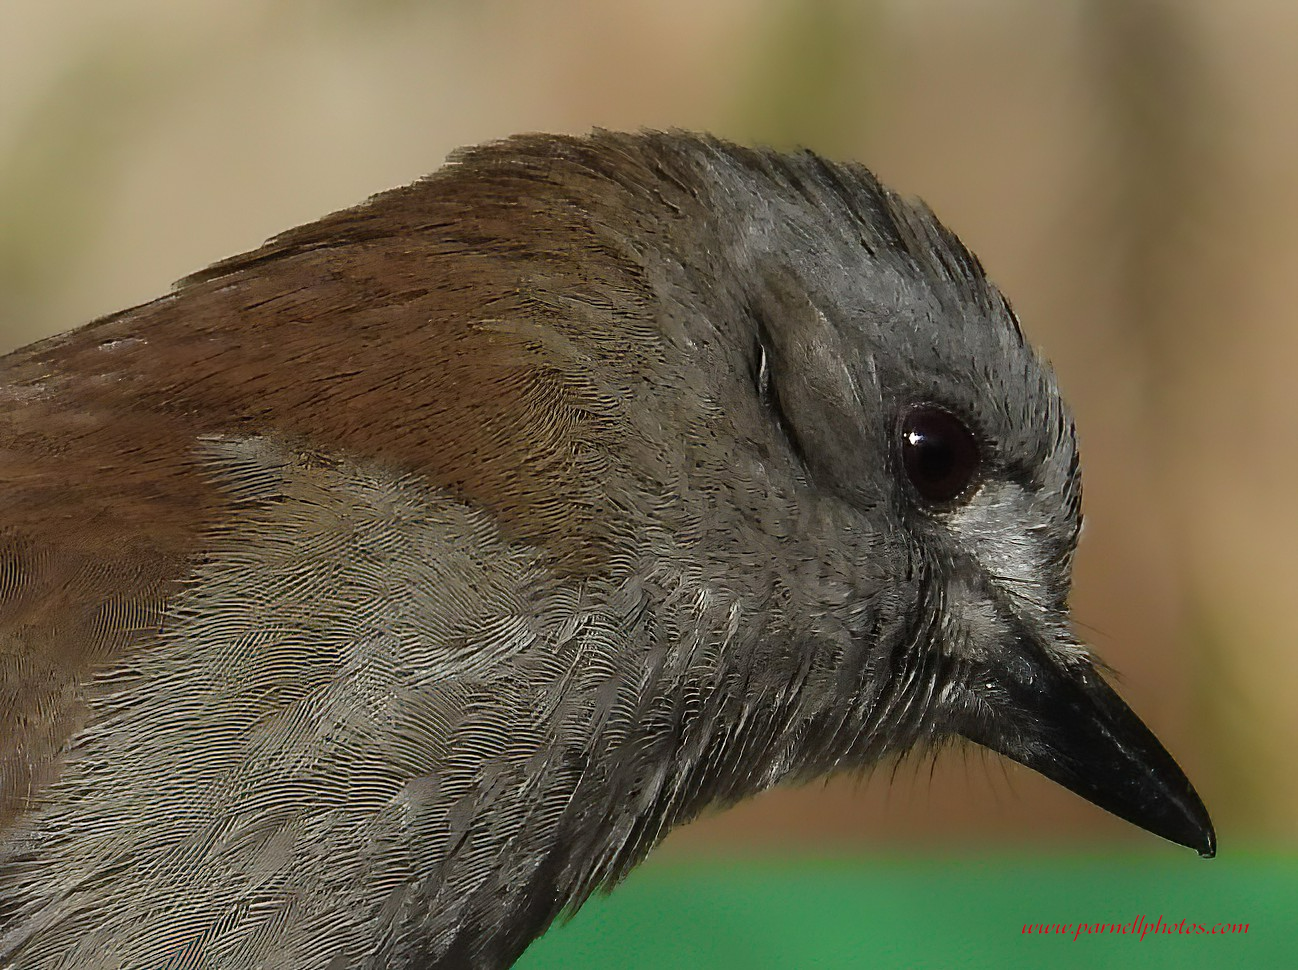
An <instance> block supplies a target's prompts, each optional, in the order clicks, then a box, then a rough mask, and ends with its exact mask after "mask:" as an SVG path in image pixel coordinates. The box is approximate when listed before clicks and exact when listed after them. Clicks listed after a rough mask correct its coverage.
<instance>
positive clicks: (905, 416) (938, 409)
mask: <svg viewBox="0 0 1298 970" xmlns="http://www.w3.org/2000/svg"><path fill="white" fill-rule="evenodd" d="M897 434H898V438H899V445H898V447H899V449H900V452H901V464H902V468H903V469H904V470H905V472H906V478H907V479H908V480H909V481H910V484H911V487H912V488H913V489H914V490H915V492H916V493H917V494H918V495H919V497H920V498H921V499H923V500H924V501H925V502H926V503H929V504H932V505H949V504H950V503H952V502H954V501H956V500H957V499H959V498H961V497H962V496H965V495H968V494H969V493H970V492H971V491H972V488H973V485H974V482H975V481H976V479H977V477H978V472H979V469H980V468H981V466H982V456H981V454H980V449H979V447H978V439H977V438H976V437H975V436H974V433H973V432H972V431H970V430H969V427H968V425H966V424H965V423H964V422H963V421H961V420H960V419H959V418H958V417H956V416H955V415H954V414H952V413H951V412H950V411H948V410H947V409H946V408H944V407H942V406H941V405H938V404H930V403H925V404H913V405H911V406H909V407H907V408H906V409H905V410H904V411H902V414H901V420H900V421H899V422H898V424H897Z"/></svg>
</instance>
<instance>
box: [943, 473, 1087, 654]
mask: <svg viewBox="0 0 1298 970" xmlns="http://www.w3.org/2000/svg"><path fill="white" fill-rule="evenodd" d="M944 523H945V525H946V527H947V529H948V530H949V532H950V533H951V536H952V538H953V539H954V541H955V543H956V545H957V546H958V547H959V548H960V549H961V550H962V551H963V552H965V553H966V554H967V555H969V556H970V557H971V558H972V559H973V560H974V561H975V562H976V563H977V564H978V566H979V567H980V569H981V570H982V572H983V573H984V574H985V575H986V577H987V579H988V581H989V582H990V583H991V584H992V585H994V586H995V587H996V588H997V589H998V590H999V591H1000V592H1001V593H1002V594H1003V595H1004V597H1005V599H1006V601H1007V602H1008V603H1009V604H1011V606H1012V608H1013V610H1014V612H1015V614H1016V615H1017V616H1018V618H1019V619H1020V620H1021V621H1022V622H1024V623H1025V624H1026V625H1027V627H1028V628H1029V629H1031V630H1033V631H1035V632H1036V633H1038V634H1040V635H1041V642H1042V643H1045V644H1049V645H1050V648H1051V649H1053V650H1055V651H1056V652H1057V653H1060V654H1063V655H1068V656H1081V655H1084V651H1083V650H1081V649H1080V648H1078V647H1076V646H1074V645H1072V644H1071V643H1070V642H1069V638H1067V637H1065V636H1061V635H1060V632H1061V630H1060V621H1061V617H1060V616H1059V614H1058V611H1057V610H1056V609H1055V607H1054V605H1053V603H1054V600H1055V597H1054V591H1053V590H1051V589H1050V588H1049V585H1048V584H1049V582H1050V577H1051V574H1052V571H1053V568H1052V562H1051V557H1052V556H1053V555H1054V552H1053V551H1052V548H1051V545H1050V544H1049V543H1047V542H1046V541H1045V540H1044V538H1043V537H1044V536H1048V535H1049V534H1050V530H1051V528H1052V525H1053V523H1052V522H1051V521H1050V520H1049V519H1048V518H1046V517H1045V515H1044V514H1043V513H1042V511H1041V510H1040V508H1039V507H1038V506H1037V505H1035V504H1034V502H1033V500H1032V496H1031V494H1030V493H1029V492H1028V491H1027V490H1026V489H1024V488H1023V487H1022V486H1021V485H1018V484H1015V483H1013V482H1003V481H993V482H987V483H986V484H984V485H983V487H982V488H980V489H979V490H978V492H977V493H976V494H975V495H974V496H973V497H972V498H971V499H970V500H969V502H968V503H967V504H965V505H963V506H961V507H959V508H957V509H954V510H952V511H950V512H948V513H946V515H945V516H944ZM967 593H968V595H969V596H970V599H971V602H967V603H962V604H960V606H959V607H958V609H959V611H960V612H962V613H963V615H964V616H965V617H966V618H967V619H968V621H969V625H970V629H969V630H968V633H969V635H970V638H971V640H972V642H973V643H978V642H981V643H993V642H997V640H998V639H999V638H1000V636H1001V635H1003V633H1004V631H1003V630H1001V629H1000V628H1001V627H1002V626H1003V623H1002V621H1001V620H1000V619H999V618H998V617H997V616H996V611H995V607H994V606H993V604H991V603H990V602H986V601H985V599H984V598H983V597H982V596H981V595H979V594H978V593H976V592H974V591H973V590H968V591H967ZM954 595H959V593H958V592H956V593H955V594H954Z"/></svg>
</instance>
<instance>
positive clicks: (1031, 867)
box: [517, 853, 1298, 970]
mask: <svg viewBox="0 0 1298 970" xmlns="http://www.w3.org/2000/svg"><path fill="white" fill-rule="evenodd" d="M1296 906H1298V859H1296V858H1294V857H1293V856H1288V857H1280V858H1277V857H1267V856H1265V855H1263V854H1261V853H1255V854H1252V855H1248V856H1244V857H1241V856H1239V854H1238V853H1236V855H1235V856H1234V857H1233V858H1228V859H1215V860H1212V861H1204V860H1200V859H1197V858H1195V857H1193V856H1189V855H1187V856H1186V857H1183V858H1171V857H1168V856H1165V855H1162V854H1159V855H1157V856H1142V857H1137V858H1134V859H1133V858H1130V857H1128V858H1123V859H1104V858H1101V859H1094V858H1092V859H1081V858H1075V857H1072V858H1070V857H1058V856H1052V857H1043V858H1036V859H1026V858H1014V859H1006V858H1005V857H1003V856H1002V857H993V856H978V857H956V858H950V857H948V858H945V859H940V860H939V859H902V858H898V857H886V858H855V859H848V860H839V861H835V862H810V861H788V862H774V861H771V862H747V863H738V862H733V861H725V862H722V861H718V862H715V863H712V864H709V865H706V866H704V865H701V864H700V865H691V866H679V865H677V866H653V865H650V866H648V867H646V868H644V869H641V870H640V871H638V872H636V873H634V874H632V876H631V878H630V879H628V880H627V882H626V883H625V884H624V885H623V886H621V887H619V888H618V889H617V890H616V891H615V892H614V893H613V894H612V895H611V896H608V897H602V898H598V899H594V900H592V901H591V902H590V903H588V904H587V905H586V906H585V907H584V908H583V909H582V911H581V912H580V913H578V914H577V916H576V917H575V918H574V919H573V920H572V921H571V922H569V923H567V924H561V925H557V926H555V927H554V928H552V929H551V930H550V932H549V933H547V934H546V935H545V936H544V937H542V938H541V939H540V940H538V941H537V942H536V943H535V944H533V946H532V947H531V949H530V950H528V952H527V954H526V955H525V956H524V957H523V959H522V960H521V961H520V962H519V963H518V964H517V968H518V970H550V968H555V970H557V968H564V970H572V968H582V967H601V968H602V967H616V968H627V970H640V968H644V970H648V968H655V970H660V968H678V967H709V968H714V967H722V968H725V967H736V968H739V967H742V968H770V970H776V968H779V970H785V968H794V967H797V968H803V967H878V968H886V967H996V968H1002V967H1038V966H1049V967H1147V968H1156V967H1176V968H1178V970H1180V968H1186V967H1268V968H1288V967H1298V920H1295V913H1294V911H1295V907H1296ZM1140 916H1143V917H1144V919H1145V921H1146V922H1147V923H1150V924H1153V923H1155V921H1156V920H1157V919H1158V917H1159V916H1162V918H1163V921H1164V923H1167V922H1169V921H1170V922H1176V923H1179V922H1180V921H1181V920H1183V919H1184V920H1186V926H1187V928H1189V927H1190V925H1191V924H1193V923H1196V922H1197V923H1200V924H1203V925H1204V926H1205V927H1208V928H1211V927H1213V926H1214V925H1215V924H1218V923H1247V924H1248V931H1247V932H1246V933H1234V934H1224V933H1219V934H1217V935H1208V934H1204V935H1190V934H1180V933H1172V934H1155V933H1154V932H1147V934H1146V935H1145V937H1144V939H1143V940H1142V939H1141V938H1140V936H1139V934H1135V935H1133V934H1132V933H1130V932H1127V933H1125V934H1119V935H1111V934H1109V933H1107V932H1106V933H1104V934H1102V935H1097V934H1095V933H1090V934H1088V933H1086V932H1085V930H1083V931H1082V933H1081V935H1080V936H1077V937H1076V938H1075V937H1074V935H1073V934H1072V933H1069V934H1068V935H1060V934H1058V933H1057V932H1051V933H1048V934H1046V935H1039V934H1038V933H1036V932H1033V933H1032V934H1025V933H1024V932H1023V928H1024V924H1050V925H1051V926H1054V925H1057V924H1063V923H1068V924H1073V927H1074V930H1073V932H1075V931H1076V924H1077V923H1079V922H1084V923H1089V924H1095V923H1104V924H1114V923H1121V924H1125V925H1126V926H1127V928H1128V930H1130V927H1131V924H1132V922H1133V920H1136V919H1137V918H1138V917H1140Z"/></svg>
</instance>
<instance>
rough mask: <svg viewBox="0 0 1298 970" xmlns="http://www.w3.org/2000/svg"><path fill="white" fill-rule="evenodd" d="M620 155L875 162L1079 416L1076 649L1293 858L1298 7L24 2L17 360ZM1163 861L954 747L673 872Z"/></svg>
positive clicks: (15, 63) (1232, 841) (13, 158)
mask: <svg viewBox="0 0 1298 970" xmlns="http://www.w3.org/2000/svg"><path fill="white" fill-rule="evenodd" d="M596 125H598V126H605V127H616V128H636V127H642V126H646V127H685V128H697V129H707V130H710V131H713V132H715V133H717V134H720V135H724V136H728V137H731V138H735V139H739V140H745V141H765V142H769V143H774V144H777V145H780V146H796V145H805V146H808V147H811V148H814V149H817V150H819V151H821V152H823V153H826V154H830V155H833V156H835V157H840V158H855V159H859V160H861V161H864V162H866V163H867V164H868V165H870V166H871V167H873V168H874V169H875V170H876V171H877V172H878V173H879V174H880V175H881V176H882V177H883V178H884V180H885V181H887V182H889V183H891V184H892V185H894V186H895V187H897V188H899V189H901V190H902V191H904V192H907V193H909V194H916V195H921V196H923V197H924V198H925V199H927V200H928V202H929V203H930V204H932V205H933V207H934V208H935V209H936V210H937V212H938V213H939V215H941V216H942V217H943V219H944V220H945V221H946V222H947V223H948V224H949V225H951V226H952V227H953V228H955V229H956V231H957V232H959V233H960V235H961V236H962V237H963V238H964V240H965V241H966V242H967V243H968V244H969V245H970V246H971V247H972V248H973V249H974V250H975V251H977V252H978V253H979V254H980V255H981V257H982V259H983V261H984V262H985V264H986V265H987V267H988V269H989V271H990V272H991V274H992V276H993V277H994V278H995V279H997V280H998V282H999V283H1000V284H1001V286H1002V287H1003V288H1004V289H1005V291H1006V292H1007V294H1008V295H1009V296H1010V298H1011V299H1012V300H1013V301H1014V304H1015V306H1016V308H1017V310H1018V311H1019V313H1020V315H1021V317H1022V318H1023V321H1024V325H1025V327H1026V329H1027V330H1028V332H1029V334H1030V335H1031V336H1032V338H1033V339H1034V340H1035V341H1036V342H1037V343H1038V344H1039V345H1041V346H1042V347H1043V348H1044V349H1045V351H1046V353H1047V355H1048V356H1050V357H1051V358H1052V359H1053V361H1054V362H1055V365H1056V367H1057V369H1058V371H1059V374H1060V377H1061V380H1062V383H1063V385H1064V388H1065V391H1066V393H1067V395H1068V397H1069V399H1070V401H1071V403H1072V405H1073V408H1074V411H1075V413H1076V418H1077V422H1078V425H1079V427H1080V430H1081V435H1082V439H1083V440H1082V444H1083V459H1084V466H1085V474H1086V514H1087V527H1086V533H1085V538H1084V541H1083V546H1082V552H1081V556H1080V559H1079V562H1078V575H1077V581H1076V593H1075V597H1074V605H1075V610H1076V615H1077V617H1078V620H1079V622H1080V626H1081V632H1082V634H1083V635H1084V636H1085V637H1087V638H1088V639H1089V640H1090V641H1091V642H1092V643H1093V644H1094V645H1095V646H1096V648H1097V649H1098V651H1099V652H1100V654H1101V655H1102V656H1103V657H1104V658H1105V659H1106V660H1108V661H1109V662H1110V663H1112V664H1113V665H1114V666H1115V667H1116V668H1117V669H1118V670H1119V671H1121V673H1122V675H1123V677H1122V681H1121V683H1120V686H1121V689H1122V690H1123V692H1124V693H1125V695H1126V696H1127V698H1128V700H1130V701H1131V702H1132V704H1133V706H1134V707H1135V708H1136V709H1137V710H1138V711H1139V712H1140V713H1141V714H1142V715H1143V716H1144V718H1145V719H1146V720H1147V721H1148V722H1149V723H1150V725H1151V726H1153V727H1154V728H1155V730H1156V731H1157V732H1158V733H1159V734H1160V735H1161V736H1162V737H1163V739H1164V740H1165V741H1166V742H1167V744H1168V746H1169V748H1171V750H1172V751H1173V752H1175V753H1176V754H1177V756H1178V758H1180V760H1181V761H1182V763H1183V764H1184V766H1185V767H1186V769H1187V771H1188V772H1189V774H1190V775H1191V777H1192V778H1193V779H1194V780H1195V782H1196V784H1197V785H1198V787H1199V790H1200V792H1201V793H1202V795H1203V796H1204V800H1205V801H1206V802H1207V804H1208V806H1209V808H1210V809H1211V810H1212V811H1213V814H1214V816H1215V817H1216V820H1217V825H1218V832H1219V835H1220V838H1221V844H1222V850H1223V852H1230V851H1232V850H1233V849H1236V848H1238V847H1239V846H1240V845H1241V844H1246V845H1247V844H1251V845H1255V846H1256V845H1259V844H1271V845H1274V844H1276V843H1283V844H1286V845H1288V846H1290V847H1292V846H1293V845H1294V844H1295V842H1296V841H1298V840H1296V839H1295V835H1298V824H1296V822H1298V770H1296V769H1295V767H1294V754H1295V751H1296V750H1298V697H1296V696H1295V695H1296V694H1298V676H1296V675H1298V650H1296V649H1295V647H1296V646H1298V638H1296V637H1295V629H1296V627H1298V620H1295V616H1294V611H1293V609H1292V604H1293V601H1294V600H1295V596H1296V594H1295V590H1298V555H1295V551H1294V541H1295V538H1298V501H1296V500H1295V494H1294V492H1295V485H1296V483H1298V431H1296V425H1295V420H1294V417H1295V415H1294V412H1295V407H1294V405H1295V401H1296V400H1298V397H1296V395H1295V391H1294V390H1293V381H1294V379H1295V371H1296V370H1298V367H1296V366H1295V365H1296V364H1298V356H1296V354H1295V350H1296V349H1298V346H1296V345H1298V326H1295V321H1296V320H1298V312H1296V311H1295V308H1294V300H1295V286H1294V282H1293V281H1294V277H1295V269H1296V268H1298V179H1296V176H1298V5H1295V4H1291V3H1288V2H1284V0H1235V2H1232V3H1221V2H1214V0H1180V2H1176V0H1164V2H1155V0H1051V2H1041V0H1035V2H1034V0H877V2H871V0H855V2H853V0H707V2H701V0H660V2H654V3H647V2H617V3H612V2H608V0H569V2H544V3H535V2H534V3H528V2H524V0H515V2H506V0H477V2H475V0H440V2H422V3H420V2H413V0H381V2H379V0H318V2H306V0H260V2H257V0H187V2H185V3H181V4H177V3H173V2H169V0H113V2H111V3H103V2H102V0H0V352H3V351H6V350H8V349H11V348H12V347H15V346H18V345H20V344H22V343H25V342H27V341H30V340H32V339H35V338H36V337H39V336H42V335H45V334H49V333H53V332H56V331H59V330H64V329H68V328H70V327H72V326H75V325H77V324H80V323H83V322H85V321H87V320H89V319H90V318H92V317H94V316H97V315H99V314H102V313H107V312H110V311H113V310H116V309H119V308H121V307H123V306H126V305H128V304H132V303H137V302H141V301H143V300H146V299H149V298H151V297H153V296H156V295H158V294H160V293H161V292H163V291H165V289H166V288H167V287H168V286H169V285H170V283H171V281H172V280H174V279H176V278H177V277H180V276H182V275H184V274H185V273H187V272H190V271H191V270H194V269H197V268H199V267H201V266H203V265H205V264H207V263H209V262H211V261H213V260H216V259H218V258H220V257H223V256H226V255H229V254H232V253H234V252H236V251H240V250H245V249H249V248H252V247H254V246H256V245H257V244H258V243H259V242H260V241H261V240H262V239H263V238H265V237H267V236H269V235H271V234H273V233H275V232H277V231H279V230H282V229H285V228H288V227H289V226H292V225H295V224H298V223H301V222H304V221H308V220H311V219H313V218H315V217H317V216H319V215H322V214H324V213H325V212H327V211H330V210H333V209H336V208H340V207H343V206H346V205H350V204H352V203H354V202H357V201H359V200H360V199H362V198H364V197H365V196H367V195H369V194H371V193H373V192H375V191H378V190H380V189H383V188H386V187H389V186H392V185H396V184H399V183H402V182H406V181H409V180H411V179H413V178H415V177H417V176H419V175H422V174H424V173H425V172H427V171H429V170H431V169H433V168H435V167H436V166H437V165H438V164H439V163H440V161H441V159H442V158H443V157H444V156H445V154H446V153H447V152H448V151H450V150H451V149H453V148H455V147H456V146H458V145H462V144H466V143H472V142H477V141H482V140H485V139H491V138H497V137H501V136H504V135H507V134H509V133H512V132H516V131H523V130H552V131H574V132H581V131H585V130H587V129H589V128H590V127H591V126H596ZM890 780H891V784H890ZM1147 839H1148V837H1147V836H1143V835H1142V834H1141V833H1139V832H1137V831H1136V830H1135V829H1132V828H1131V827H1129V826H1126V825H1125V824H1124V823H1120V822H1117V821H1115V820H1113V819H1110V818H1108V817H1107V816H1105V815H1103V814H1102V813H1100V812H1099V811H1098V810H1097V809H1094V808H1092V807H1090V806H1089V805H1086V804H1085V803H1083V802H1082V801H1080V800H1079V799H1077V798H1075V797H1073V796H1071V795H1069V794H1067V793H1065V792H1063V791H1062V790H1060V789H1057V788H1055V787H1054V786H1052V785H1050V784H1049V783H1047V782H1044V781H1042V780H1041V779H1039V778H1037V777H1036V776H1035V775H1032V774H1030V773H1028V772H1026V771H1022V770H1020V769H1018V768H1017V767H1016V766H1002V765H1001V764H1000V763H999V762H998V761H997V760H996V759H994V758H992V757H990V756H983V755H981V754H978V753H970V754H968V755H961V754H959V753H956V754H946V755H944V756H943V757H941V758H940V759H939V760H938V761H937V764H936V767H933V766H932V765H931V763H930V762H929V761H928V760H917V761H915V762H914V763H907V764H904V765H902V766H901V767H900V769H899V770H898V771H897V772H896V774H895V777H891V772H890V771H889V770H884V771H881V772H879V773H878V774H877V775H876V776H875V777H873V778H871V779H868V780H866V781H865V782H863V783H862V782H860V781H859V780H851V779H840V780H838V781H835V782H832V783H830V784H829V785H827V786H820V787H815V788H811V789H805V790H797V791H779V792H773V793H770V794H768V795H767V796H765V797H763V798H760V799H757V800H756V801H754V802H752V803H750V804H748V805H745V806H742V807H740V808H738V809H736V810H733V811H731V812H729V813H726V814H724V815H720V816H717V817H714V818H710V819H707V820H704V821H702V822H700V823H697V824H696V825H694V826H691V827H690V828H688V829H685V830H683V831H681V832H679V833H677V834H676V835H675V836H673V838H672V839H671V840H670V843H669V846H668V847H667V848H666V849H665V850H664V851H665V853H667V854H668V855H669V856H670V855H675V856H676V857H677V858H679V857H680V856H681V855H684V854H688V853H697V852H700V851H715V850H721V851H736V852H740V851H742V852H747V851H749V850H750V849H752V848H753V847H754V846H760V848H762V849H763V850H767V849H774V850H782V849H788V850H797V849H811V850H814V851H817V852H827V851H828V852H833V851H837V850H838V849H839V848H840V847H845V846H851V847H863V846H870V845H873V846H878V845H886V844H897V843H901V844H907V843H913V842H915V841H923V842H925V843H932V842H933V841H934V840H941V841H947V840H949V841H958V842H973V841H977V842H978V843H979V844H985V843H986V842H987V841H988V840H991V841H992V842H993V843H994V844H997V845H1019V846H1029V845H1033V844H1042V843H1060V842H1065V841H1071V842H1073V843H1074V844H1076V843H1077V841H1078V840H1080V841H1081V843H1082V844H1085V845H1092V844H1096V843H1099V842H1102V841H1103V842H1112V843H1120V844H1123V845H1130V846H1141V847H1144V848H1148V847H1149V846H1148V842H1147V841H1142V840H1147Z"/></svg>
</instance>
